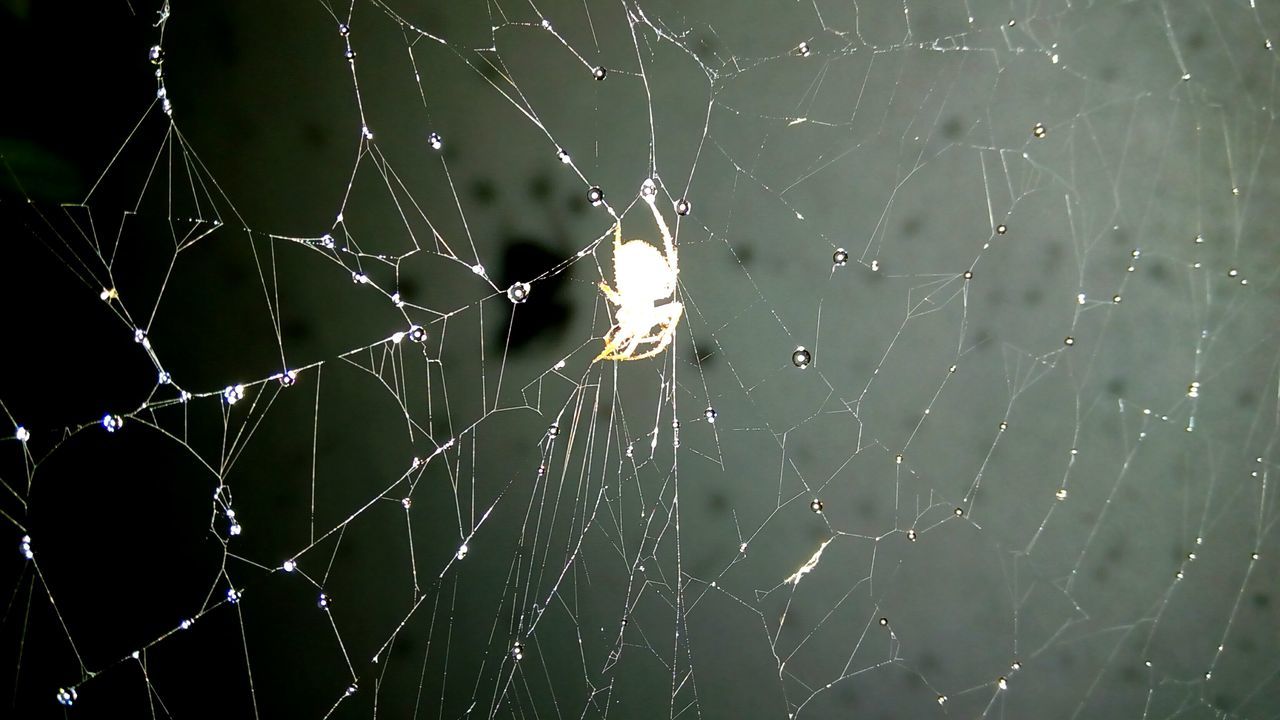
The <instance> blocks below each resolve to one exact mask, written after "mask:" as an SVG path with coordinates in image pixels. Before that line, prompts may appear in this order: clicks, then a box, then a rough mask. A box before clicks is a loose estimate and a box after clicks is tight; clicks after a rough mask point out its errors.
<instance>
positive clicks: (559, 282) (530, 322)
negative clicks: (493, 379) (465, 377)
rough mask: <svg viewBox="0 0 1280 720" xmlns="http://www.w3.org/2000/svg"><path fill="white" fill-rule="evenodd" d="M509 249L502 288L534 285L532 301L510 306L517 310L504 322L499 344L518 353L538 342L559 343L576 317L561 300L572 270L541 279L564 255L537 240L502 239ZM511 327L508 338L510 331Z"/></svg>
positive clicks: (499, 334) (509, 308)
mask: <svg viewBox="0 0 1280 720" xmlns="http://www.w3.org/2000/svg"><path fill="white" fill-rule="evenodd" d="M502 244H503V245H504V246H505V248H506V249H505V250H504V252H503V255H502V266H501V267H502V269H501V271H500V274H499V277H500V278H501V279H502V281H501V282H500V283H499V285H498V287H499V288H501V289H504V290H505V289H506V288H508V287H510V286H511V285H512V284H514V283H517V282H527V283H530V288H529V299H528V300H526V301H524V302H523V303H521V304H519V305H515V304H512V303H510V302H508V303H507V313H511V312H512V311H513V310H514V311H515V318H514V322H510V320H511V315H510V314H508V315H507V317H506V320H504V322H502V323H500V324H499V326H498V327H497V329H496V330H495V333H496V335H497V337H495V341H496V342H497V343H499V345H501V344H503V343H506V344H507V349H508V351H509V352H510V353H511V354H513V355H514V354H518V353H520V352H522V351H524V350H526V349H528V348H529V347H530V346H531V345H533V344H534V343H536V342H539V341H541V342H549V343H556V342H558V341H559V340H560V338H561V337H563V335H564V332H565V329H566V328H567V327H568V325H569V320H570V318H572V317H573V306H572V305H570V304H569V303H568V302H567V301H565V299H564V298H562V297H561V295H562V293H563V290H564V286H565V283H566V282H567V281H568V279H569V273H568V271H567V270H566V271H561V272H559V273H557V274H554V275H548V276H547V277H544V278H541V279H537V278H538V277H539V276H540V275H542V274H543V273H544V272H546V271H547V270H550V269H551V268H552V267H555V266H556V264H557V263H558V262H559V261H560V260H561V258H560V256H559V255H557V254H556V253H553V252H551V251H550V250H548V249H547V248H546V246H547V245H549V244H551V245H553V243H543V242H541V241H539V240H535V239H533V238H528V237H522V236H510V237H507V238H504V239H503V240H502ZM508 327H510V334H509V335H508V331H507V328H508Z"/></svg>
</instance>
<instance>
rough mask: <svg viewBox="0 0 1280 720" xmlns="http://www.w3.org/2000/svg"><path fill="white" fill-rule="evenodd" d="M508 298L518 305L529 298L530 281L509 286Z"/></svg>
mask: <svg viewBox="0 0 1280 720" xmlns="http://www.w3.org/2000/svg"><path fill="white" fill-rule="evenodd" d="M507 299H508V300H510V301H511V302H513V303H516V304H517V305H518V304H520V303H522V302H524V301H525V300H528V299H529V283H527V282H518V283H515V284H514V285H512V286H511V287H509V288H507Z"/></svg>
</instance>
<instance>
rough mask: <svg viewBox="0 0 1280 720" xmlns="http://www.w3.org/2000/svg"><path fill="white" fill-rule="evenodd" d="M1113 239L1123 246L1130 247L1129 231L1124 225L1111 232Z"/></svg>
mask: <svg viewBox="0 0 1280 720" xmlns="http://www.w3.org/2000/svg"><path fill="white" fill-rule="evenodd" d="M1111 240H1112V242H1114V243H1115V244H1117V245H1120V246H1122V247H1126V248H1127V247H1129V231H1128V230H1127V229H1125V227H1124V226H1123V225H1121V226H1120V227H1117V228H1116V229H1115V230H1113V231H1112V232H1111Z"/></svg>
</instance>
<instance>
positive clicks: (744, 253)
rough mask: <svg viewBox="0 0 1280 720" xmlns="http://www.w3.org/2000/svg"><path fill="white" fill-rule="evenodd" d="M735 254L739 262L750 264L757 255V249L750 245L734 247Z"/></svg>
mask: <svg viewBox="0 0 1280 720" xmlns="http://www.w3.org/2000/svg"><path fill="white" fill-rule="evenodd" d="M733 254H734V256H736V257H737V258H738V262H740V263H742V264H743V265H744V266H746V265H750V264H751V261H752V259H754V258H755V255H756V254H755V251H753V250H752V249H751V247H750V246H749V245H743V246H741V247H735V248H734V249H733Z"/></svg>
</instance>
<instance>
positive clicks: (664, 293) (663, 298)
mask: <svg viewBox="0 0 1280 720" xmlns="http://www.w3.org/2000/svg"><path fill="white" fill-rule="evenodd" d="M653 190H654V189H653V187H652V186H651V185H650V184H649V183H646V186H645V188H644V191H643V192H641V196H642V197H643V198H644V201H645V202H646V203H647V204H648V205H649V209H650V210H652V211H653V217H654V219H655V220H656V221H657V223H658V230H660V231H661V232H662V244H663V246H664V247H665V249H666V252H665V253H664V252H663V251H662V250H659V249H658V248H656V247H654V246H653V245H651V244H649V243H647V242H645V241H643V240H628V241H627V242H625V243H624V242H623V241H622V220H620V219H619V220H618V222H617V224H615V225H614V226H613V277H614V284H615V285H617V289H616V290H615V289H614V288H611V287H609V284H608V283H606V282H603V281H601V282H600V292H602V293H604V296H605V297H606V298H608V300H609V302H611V303H613V304H614V305H617V306H618V309H617V311H616V312H615V313H614V323H613V327H611V328H609V332H608V333H606V334H605V336H604V350H603V351H601V352H600V354H599V355H597V356H596V359H595V360H593V361H592V362H597V361H600V360H643V359H645V358H651V357H653V356H654V355H657V354H658V353H660V352H662V351H663V350H665V349H666V348H667V346H668V345H670V344H671V340H672V338H673V337H674V336H675V332H676V325H677V324H678V323H679V322H680V314H681V313H682V312H683V311H684V306H683V305H681V304H680V303H679V302H678V301H676V300H675V292H676V281H677V280H678V278H679V277H680V265H679V260H678V258H677V255H676V243H675V240H674V239H673V238H672V237H671V230H670V228H668V227H667V222H666V221H665V220H663V219H662V213H661V212H659V211H658V206H657V205H656V204H655V200H654V197H655V195H656V193H655V192H654V191H653ZM647 344H651V345H652V347H649V348H648V349H644V350H641V346H643V345H647Z"/></svg>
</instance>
